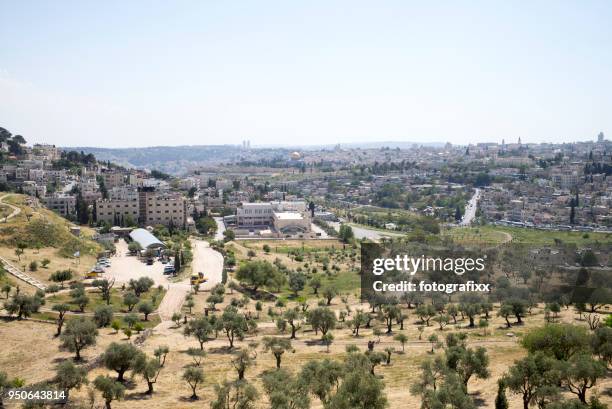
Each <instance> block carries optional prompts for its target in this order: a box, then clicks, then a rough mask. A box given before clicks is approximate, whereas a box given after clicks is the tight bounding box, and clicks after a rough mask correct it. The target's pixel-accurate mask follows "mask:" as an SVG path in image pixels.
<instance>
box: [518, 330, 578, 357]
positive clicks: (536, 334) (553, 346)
mask: <svg viewBox="0 0 612 409" xmlns="http://www.w3.org/2000/svg"><path fill="white" fill-rule="evenodd" d="M589 341H590V339H589V334H588V333H587V330H586V328H584V327H579V326H576V325H570V324H549V325H546V326H544V327H541V328H535V329H533V330H531V331H530V332H529V333H528V334H527V335H525V337H524V338H523V341H522V344H523V347H524V348H525V349H527V351H529V352H531V353H535V352H538V351H541V352H544V353H547V354H548V355H549V356H553V357H555V358H556V359H557V360H560V361H567V360H569V359H570V358H571V357H572V356H573V355H574V354H576V353H578V352H581V351H585V350H588V349H589Z"/></svg>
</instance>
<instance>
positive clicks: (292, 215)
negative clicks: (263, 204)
mask: <svg viewBox="0 0 612 409" xmlns="http://www.w3.org/2000/svg"><path fill="white" fill-rule="evenodd" d="M274 216H275V217H276V218H277V219H279V220H302V219H303V218H304V217H303V216H302V214H301V213H298V212H276V213H274Z"/></svg>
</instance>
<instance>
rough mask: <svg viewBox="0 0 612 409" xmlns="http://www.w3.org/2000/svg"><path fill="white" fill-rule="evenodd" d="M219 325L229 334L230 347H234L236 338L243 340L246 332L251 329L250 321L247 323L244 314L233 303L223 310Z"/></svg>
mask: <svg viewBox="0 0 612 409" xmlns="http://www.w3.org/2000/svg"><path fill="white" fill-rule="evenodd" d="M219 326H220V329H221V330H222V331H223V332H224V333H225V335H226V336H227V339H228V341H229V344H230V345H229V347H230V349H232V348H234V340H235V339H236V338H238V339H240V340H242V339H243V338H244V334H245V332H246V331H247V330H248V329H249V323H247V320H246V318H245V317H244V315H243V314H241V313H239V312H238V309H237V308H236V307H234V306H232V305H228V306H227V307H226V308H225V310H224V311H223V314H222V315H221V319H220V321H219Z"/></svg>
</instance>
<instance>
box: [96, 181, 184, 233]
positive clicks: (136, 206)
mask: <svg viewBox="0 0 612 409" xmlns="http://www.w3.org/2000/svg"><path fill="white" fill-rule="evenodd" d="M112 191H113V192H114V196H113V197H110V198H109V199H99V200H97V201H96V217H97V220H98V221H103V222H106V223H110V224H119V223H121V222H122V221H123V222H124V223H126V222H127V221H128V220H130V221H133V222H137V223H138V224H140V225H157V224H161V225H164V226H175V227H177V228H185V227H186V225H187V210H186V207H187V201H186V200H185V198H184V197H183V196H182V195H180V194H165V193H160V192H157V191H155V190H154V189H152V188H140V189H139V190H138V191H137V192H136V194H135V195H133V194H132V192H130V191H128V190H125V191H122V190H121V189H116V190H112ZM110 193H111V191H109V196H110Z"/></svg>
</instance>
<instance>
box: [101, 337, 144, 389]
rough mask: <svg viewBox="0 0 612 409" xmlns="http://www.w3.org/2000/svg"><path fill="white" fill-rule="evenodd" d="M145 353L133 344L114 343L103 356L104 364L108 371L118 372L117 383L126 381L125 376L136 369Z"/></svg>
mask: <svg viewBox="0 0 612 409" xmlns="http://www.w3.org/2000/svg"><path fill="white" fill-rule="evenodd" d="M139 359H143V352H142V351H140V350H139V349H138V348H136V347H135V346H134V345H132V344H119V343H116V342H112V343H111V344H110V345H109V346H108V347H107V348H106V351H104V354H103V355H102V362H103V363H104V366H105V367H106V368H107V369H110V370H112V371H115V372H117V381H118V382H123V381H124V374H125V372H127V371H128V370H130V369H133V368H134V367H135V364H136V363H137V362H138V360H139Z"/></svg>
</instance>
